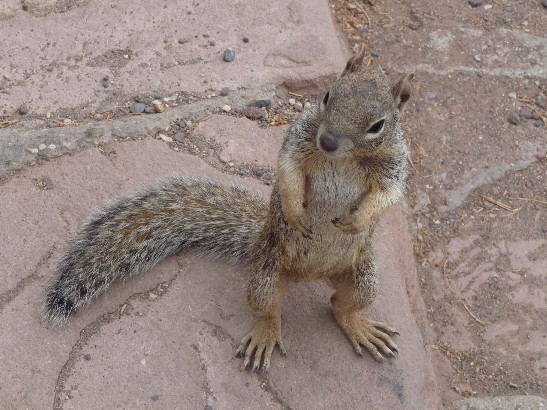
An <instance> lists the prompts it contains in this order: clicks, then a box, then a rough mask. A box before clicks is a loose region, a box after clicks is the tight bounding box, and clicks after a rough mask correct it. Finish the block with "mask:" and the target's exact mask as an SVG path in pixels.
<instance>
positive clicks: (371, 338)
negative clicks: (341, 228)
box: [330, 242, 399, 362]
mask: <svg viewBox="0 0 547 410" xmlns="http://www.w3.org/2000/svg"><path fill="white" fill-rule="evenodd" d="M330 281H331V283H332V285H333V286H334V288H335V290H336V292H335V293H334V294H333V295H332V297H331V304H332V310H333V312H334V317H335V318H336V321H337V322H338V325H339V326H340V327H341V328H342V330H343V331H344V333H345V334H346V336H347V337H348V339H349V340H350V342H351V344H352V345H353V347H354V349H355V351H356V352H357V354H359V355H360V356H363V350H362V347H361V346H364V347H365V348H366V349H367V350H368V351H369V352H370V353H371V354H372V356H373V357H374V358H375V359H376V360H378V361H379V362H383V361H384V360H385V358H386V356H389V357H394V356H395V353H397V352H398V348H397V345H396V344H395V343H394V342H393V340H392V339H391V336H394V335H397V334H399V333H398V332H397V331H396V330H394V329H392V328H391V327H389V326H388V325H385V324H383V323H380V322H376V321H373V320H370V319H368V318H366V317H363V316H361V315H360V314H359V312H360V311H361V310H362V309H364V308H365V307H367V306H369V305H370V304H371V303H372V301H373V300H374V298H375V296H376V293H377V290H378V276H377V273H376V267H375V263H374V254H373V252H372V248H371V246H370V243H368V242H367V243H365V244H364V246H363V247H362V248H361V250H360V251H359V254H358V255H357V260H356V263H355V269H353V270H349V271H346V272H344V273H341V274H339V275H336V276H333V277H331V278H330Z"/></svg>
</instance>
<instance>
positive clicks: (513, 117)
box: [507, 112, 520, 125]
mask: <svg viewBox="0 0 547 410" xmlns="http://www.w3.org/2000/svg"><path fill="white" fill-rule="evenodd" d="M507 121H509V123H510V124H513V125H519V124H520V118H519V116H518V115H517V114H515V113H514V112H512V113H511V114H509V116H508V117H507Z"/></svg>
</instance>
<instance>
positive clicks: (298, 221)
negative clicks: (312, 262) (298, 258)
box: [285, 213, 313, 239]
mask: <svg viewBox="0 0 547 410" xmlns="http://www.w3.org/2000/svg"><path fill="white" fill-rule="evenodd" d="M285 218H286V219H287V223H288V224H289V226H290V227H291V228H292V229H294V230H295V231H297V232H300V234H301V235H302V236H303V237H304V238H306V239H310V238H311V236H312V235H313V232H312V230H311V227H310V222H309V218H308V217H307V216H306V214H304V213H300V214H299V215H291V216H289V215H285Z"/></svg>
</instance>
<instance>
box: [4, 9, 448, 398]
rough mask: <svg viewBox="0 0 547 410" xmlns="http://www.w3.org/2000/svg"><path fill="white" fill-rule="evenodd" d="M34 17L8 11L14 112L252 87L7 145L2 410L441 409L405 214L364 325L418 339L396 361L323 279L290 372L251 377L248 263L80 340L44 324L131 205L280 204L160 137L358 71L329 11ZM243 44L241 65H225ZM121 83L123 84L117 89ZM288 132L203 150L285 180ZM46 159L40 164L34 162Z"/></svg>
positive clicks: (139, 305) (191, 270) (137, 297)
mask: <svg viewBox="0 0 547 410" xmlns="http://www.w3.org/2000/svg"><path fill="white" fill-rule="evenodd" d="M16 3H17V2H14V1H7V2H6V3H4V4H3V5H2V6H0V18H2V20H0V39H1V40H0V46H1V47H2V50H3V51H4V55H5V56H7V58H2V59H1V60H0V75H2V76H3V77H2V78H1V79H0V81H1V82H2V86H3V89H4V90H7V91H8V93H2V94H0V112H2V114H8V113H11V112H13V111H14V110H16V109H17V108H18V107H19V105H20V104H22V103H24V102H26V103H28V105H29V107H30V108H31V110H32V112H33V113H36V114H40V115H42V114H44V113H45V112H47V111H55V110H63V109H76V108H77V109H78V110H82V111H83V112H86V113H93V112H94V110H95V109H96V108H97V107H98V106H100V105H101V104H105V101H108V99H109V98H111V97H112V96H113V95H114V94H115V93H116V92H117V93H125V94H129V95H133V94H137V93H139V94H148V93H155V92H163V93H166V92H172V91H174V90H186V91H192V92H202V91H205V90H207V89H209V88H210V89H215V90H218V89H220V88H223V87H228V88H231V89H232V90H235V89H237V91H234V92H233V93H231V94H230V97H229V98H232V99H234V100H229V99H228V100H227V99H222V98H219V97H215V98H212V99H210V100H204V101H201V102H197V103H195V104H190V105H187V106H184V107H177V108H172V109H169V110H167V111H166V112H164V113H162V114H156V115H154V116H140V117H126V118H120V119H117V120H113V121H110V122H101V123H99V122H97V123H87V124H85V125H81V126H78V127H63V128H54V129H45V128H41V126H42V125H43V123H42V121H43V120H41V119H36V118H34V119H33V121H32V122H28V123H26V122H24V121H22V122H21V123H19V124H17V125H16V126H14V127H10V128H6V129H2V130H0V147H1V148H2V149H1V150H0V156H1V158H0V160H1V161H0V162H1V164H2V168H0V171H1V175H2V176H3V177H4V179H3V180H1V181H2V182H0V226H1V229H0V278H1V280H0V346H1V349H0V408H6V409H12V408H13V409H43V408H51V407H53V408H54V409H114V408H115V409H140V408H158V409H160V408H161V409H177V408H178V409H188V408H196V409H200V408H206V406H211V408H213V409H233V408H241V409H255V408H265V407H272V408H283V409H287V408H291V409H308V408H329V409H333V408H344V409H345V408H363V409H434V408H437V407H438V395H437V391H436V383H435V376H434V374H433V372H432V366H431V364H430V359H429V352H428V350H427V347H426V344H427V343H426V341H424V336H423V333H422V332H425V329H426V327H427V326H426V324H425V323H424V320H423V313H422V312H423V306H422V302H421V297H420V295H419V286H418V285H417V282H416V273H415V267H414V259H413V253H412V248H411V245H410V237H409V234H408V231H407V226H406V221H405V217H404V212H403V207H402V206H397V207H395V208H394V209H393V210H392V211H391V212H389V213H388V214H387V215H386V216H385V217H384V218H383V220H382V222H381V224H380V226H379V228H378V230H377V233H376V244H377V246H376V248H377V253H378V260H379V265H380V271H381V289H380V294H379V296H378V298H377V300H376V302H375V303H374V304H373V306H372V307H371V308H370V309H369V310H368V311H367V312H366V314H368V315H370V316H371V317H373V318H375V319H377V320H380V321H384V322H386V323H389V324H390V325H392V326H394V327H395V328H397V329H398V330H399V332H400V333H401V336H399V337H397V344H398V345H399V347H400V353H399V355H398V357H397V358H396V359H394V360H392V361H389V362H387V363H384V364H378V363H376V362H375V361H374V360H373V359H372V358H371V357H369V356H366V357H365V358H363V359H361V358H359V357H357V356H356V355H355V353H354V351H353V349H352V347H351V345H350V344H349V342H348V341H347V340H346V339H345V337H344V335H343V334H342V332H341V331H340V330H339V329H338V327H337V326H336V324H335V322H334V319H333V317H332V314H331V312H330V308H329V303H328V300H329V296H330V293H331V291H330V290H329V289H328V288H327V287H326V285H324V284H321V283H317V284H315V283H314V284H299V285H295V286H293V288H292V289H291V291H290V292H289V295H288V297H287V300H286V303H285V304H284V310H283V318H284V324H283V329H282V331H283V335H284V338H285V344H286V347H287V349H288V350H289V352H288V355H287V357H286V358H281V357H280V356H279V354H278V353H277V352H275V353H274V357H273V363H272V367H271V370H270V372H269V373H268V374H252V373H249V372H246V371H243V370H241V361H240V360H239V359H236V358H234V352H235V348H236V346H237V343H238V340H239V339H240V338H241V337H242V336H244V335H245V334H246V332H247V331H248V330H249V329H250V327H251V326H252V323H253V319H252V316H251V315H250V313H249V310H248V308H247V306H246V304H245V301H244V284H245V274H246V272H245V266H239V265H230V264H226V263H221V262H218V261H213V260H211V259H207V258H204V257H201V256H199V255H197V254H194V253H181V254H179V255H177V256H175V257H172V258H169V259H167V260H166V261H164V262H163V263H161V264H160V265H158V266H157V267H156V268H155V269H153V270H152V271H151V272H147V273H145V274H142V275H139V276H137V277H134V278H131V279H129V280H127V281H125V282H123V283H119V284H116V285H114V286H112V287H111V288H110V289H109V290H108V291H107V292H106V293H105V294H104V295H102V296H101V297H99V298H98V299H97V300H95V301H94V302H93V303H92V304H91V305H90V306H89V307H87V308H85V309H83V310H82V311H81V313H79V314H77V315H76V316H75V317H74V319H73V320H72V321H71V322H70V323H69V324H68V325H67V326H65V327H62V328H46V327H44V326H43V325H42V324H41V323H40V321H39V317H40V308H41V301H42V298H43V296H44V295H43V291H44V286H45V285H46V284H47V283H48V281H49V280H50V278H51V276H52V274H53V271H54V269H55V265H56V262H57V261H58V260H59V258H60V257H61V256H62V252H63V250H64V249H65V246H66V242H67V240H68V239H69V238H70V237H71V236H72V235H73V234H74V233H75V232H76V231H77V229H78V227H79V226H81V224H82V222H83V221H85V219H86V218H88V217H89V216H90V215H91V214H92V213H93V212H94V211H96V210H98V209H100V208H101V207H102V206H104V205H105V204H107V203H110V202H112V201H113V200H115V198H117V197H120V196H123V195H130V194H132V193H135V192H136V191H138V190H139V189H142V188H143V187H145V186H147V185H149V184H153V183H155V182H157V181H161V180H164V179H166V178H169V177H170V176H172V175H174V174H183V175H195V176H207V177H209V178H213V179H215V180H218V181H222V182H225V183H237V184H240V185H242V186H245V187H247V188H249V189H251V190H255V191H257V192H260V193H262V194H263V195H265V196H267V195H268V192H269V191H268V189H269V188H268V187H267V186H265V185H264V184H262V183H260V182H258V181H256V180H254V179H243V178H238V177H234V176H230V175H227V174H223V173H221V172H220V171H218V170H216V169H214V168H213V167H211V166H209V165H207V164H206V163H205V162H204V161H203V160H201V159H199V158H198V157H195V156H191V155H188V154H184V153H182V152H176V151H175V150H173V149H171V147H170V146H169V145H168V144H166V143H165V142H163V141H161V140H158V139H154V138H152V136H151V135H153V134H156V133H157V132H158V131H159V130H161V129H162V128H165V127H167V126H168V125H169V124H170V123H171V122H172V121H174V120H176V119H178V118H184V117H186V116H188V115H190V114H192V115H195V117H196V118H198V120H199V119H202V118H205V117H206V116H207V115H209V114H208V113H210V111H211V110H212V108H213V107H219V106H221V105H222V104H224V103H226V102H230V101H235V99H240V100H241V101H243V100H246V99H247V100H249V99H251V98H253V97H256V96H266V97H267V96H270V95H272V93H273V91H272V90H273V86H275V85H279V84H282V83H286V84H288V83H289V82H290V84H291V85H292V86H294V87H296V88H298V84H301V85H302V86H305V87H310V86H317V87H320V86H322V84H323V85H324V83H325V81H327V79H328V78H333V76H335V75H336V74H337V73H338V72H339V71H340V70H341V67H343V65H344V62H345V61H344V60H345V56H346V54H345V53H344V52H343V45H342V44H341V43H340V41H339V39H338V34H337V33H336V31H335V28H334V26H333V24H332V21H331V19H330V15H329V9H328V5H327V3H326V2H323V1H322V2H315V1H311V0H308V1H302V2H294V1H278V2H275V3H246V2H225V3H222V5H220V4H218V3H217V2H213V1H212V0H206V1H201V2H199V3H196V2H194V3H191V2H186V1H184V2H181V3H180V4H175V3H174V2H163V3H162V2H155V3H154V2H152V3H151V2H144V1H132V2H127V1H121V2H117V3H116V4H112V5H111V3H109V2H106V1H97V2H88V1H79V2H68V1H67V2H64V1H58V2H54V1H46V2H42V3H39V2H27V3H28V7H27V10H26V11H22V10H20V9H19V8H18V7H16ZM59 11H63V12H62V13H61V12H59ZM243 37H247V38H248V39H249V42H248V43H244V42H243V41H242V38H243ZM179 40H182V41H180V42H179ZM213 44H214V45H213ZM234 44H235V46H234ZM229 46H233V47H234V48H235V49H236V60H235V61H234V62H232V63H226V62H224V61H222V51H223V50H224V49H225V48H226V47H229ZM126 56H127V57H126ZM105 75H108V76H109V77H110V78H111V79H112V86H111V88H104V87H103V86H102V84H101V81H102V78H103V77H104V76H105ZM205 80H207V82H205ZM299 82H300V83H299ZM238 101H239V100H238ZM192 110H194V111H192ZM91 128H101V129H102V130H103V131H102V133H98V134H90V132H89V130H90V129H91ZM285 128H286V127H274V128H268V129H263V128H260V127H258V126H257V124H256V123H254V122H252V121H250V120H247V119H241V118H240V119H234V118H233V117H229V116H213V117H212V118H209V119H208V120H207V121H205V122H203V123H201V124H199V126H198V127H197V129H196V130H195V138H204V139H209V138H213V139H215V140H216V141H217V142H218V143H219V144H220V145H221V146H222V147H224V150H225V155H226V156H227V157H228V158H229V159H230V160H232V161H234V162H235V163H238V164H239V163H253V164H259V165H262V166H268V165H270V166H272V165H274V164H275V159H276V156H277V150H278V149H279V145H280V143H281V139H282V132H283V130H284V129H285ZM219 130H223V132H219ZM232 133H233V134H232ZM90 135H94V137H90ZM135 138H139V139H135ZM42 143H43V144H45V145H46V147H47V148H46V149H45V150H43V152H42V153H40V152H39V153H36V152H34V151H33V150H32V149H33V148H36V147H38V146H39V145H40V144H42ZM51 145H54V146H55V147H54V148H50V147H51ZM171 145H173V144H171ZM48 150H49V151H48ZM48 159H49V161H47V160H48ZM12 171H17V172H15V173H14V174H12ZM425 334H426V335H427V333H425ZM426 337H427V336H426ZM207 408H209V407H207Z"/></svg>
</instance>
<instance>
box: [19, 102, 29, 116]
mask: <svg viewBox="0 0 547 410" xmlns="http://www.w3.org/2000/svg"><path fill="white" fill-rule="evenodd" d="M19 114H23V115H25V114H28V106H27V104H22V105H21V106H20V107H19Z"/></svg>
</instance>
